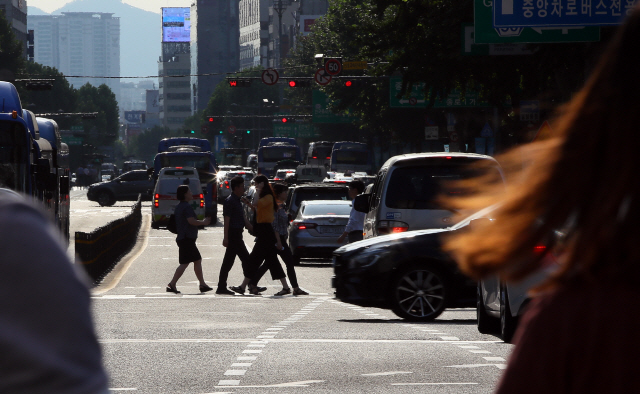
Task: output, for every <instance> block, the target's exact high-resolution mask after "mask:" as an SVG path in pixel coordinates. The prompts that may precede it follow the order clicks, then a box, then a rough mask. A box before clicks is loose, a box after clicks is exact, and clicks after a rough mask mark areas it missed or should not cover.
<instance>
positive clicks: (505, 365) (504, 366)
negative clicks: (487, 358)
mask: <svg viewBox="0 0 640 394" xmlns="http://www.w3.org/2000/svg"><path fill="white" fill-rule="evenodd" d="M495 366H496V368H498V369H507V364H495Z"/></svg>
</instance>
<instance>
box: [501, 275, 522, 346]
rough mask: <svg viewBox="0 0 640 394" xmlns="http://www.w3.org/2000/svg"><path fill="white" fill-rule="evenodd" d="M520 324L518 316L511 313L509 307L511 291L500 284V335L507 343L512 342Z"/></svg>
mask: <svg viewBox="0 0 640 394" xmlns="http://www.w3.org/2000/svg"><path fill="white" fill-rule="evenodd" d="M517 326H518V318H517V317H515V316H513V315H512V314H511V308H509V293H507V290H506V289H505V288H504V287H503V286H500V335H501V337H502V340H503V341H505V342H506V343H511V340H512V339H513V334H514V333H515V332H516V327H517Z"/></svg>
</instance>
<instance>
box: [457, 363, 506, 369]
mask: <svg viewBox="0 0 640 394" xmlns="http://www.w3.org/2000/svg"><path fill="white" fill-rule="evenodd" d="M498 365H502V364H461V365H447V366H445V368H479V367H495V366H498Z"/></svg>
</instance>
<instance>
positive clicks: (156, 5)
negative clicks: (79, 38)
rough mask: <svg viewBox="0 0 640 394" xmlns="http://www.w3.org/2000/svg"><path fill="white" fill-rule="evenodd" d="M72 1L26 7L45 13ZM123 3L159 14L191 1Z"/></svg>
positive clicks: (40, 1)
mask: <svg viewBox="0 0 640 394" xmlns="http://www.w3.org/2000/svg"><path fill="white" fill-rule="evenodd" d="M71 2H72V0H27V5H28V6H31V7H37V8H40V9H41V10H43V11H45V12H52V11H55V10H57V9H58V8H60V7H62V6H64V5H65V4H68V3H71ZM122 2H123V3H125V4H129V5H132V6H134V7H137V8H141V9H143V10H146V11H151V12H155V13H156V14H160V8H161V7H189V6H191V2H192V0H122Z"/></svg>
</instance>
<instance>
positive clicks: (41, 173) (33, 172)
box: [0, 82, 69, 240]
mask: <svg viewBox="0 0 640 394" xmlns="http://www.w3.org/2000/svg"><path fill="white" fill-rule="evenodd" d="M0 100H2V103H3V105H2V108H1V109H0V187H2V188H8V189H11V190H14V191H16V192H19V193H23V194H25V195H30V196H32V197H33V198H34V199H36V200H37V201H39V202H40V203H41V204H42V206H43V208H44V209H45V210H46V211H47V212H49V213H50V216H51V219H52V221H53V222H54V223H55V224H56V226H58V228H60V230H61V232H62V233H63V234H64V235H65V237H66V238H67V240H68V238H69V214H68V212H69V210H68V206H69V177H68V148H67V147H66V146H65V145H62V142H61V139H60V133H59V131H58V130H57V125H55V127H54V128H53V130H51V129H49V127H48V126H49V124H48V123H47V124H46V125H45V124H44V123H42V124H41V125H42V126H46V127H43V128H42V130H41V127H39V126H41V125H39V122H38V120H37V119H36V117H35V115H33V113H31V112H30V111H25V110H23V108H22V104H21V103H20V96H19V95H18V91H17V90H16V88H15V86H13V84H11V83H9V82H0ZM51 122H53V121H51ZM53 123H55V122H53ZM51 126H53V124H51ZM41 133H42V136H41ZM48 138H51V140H49V139H48ZM65 163H66V167H65Z"/></svg>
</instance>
